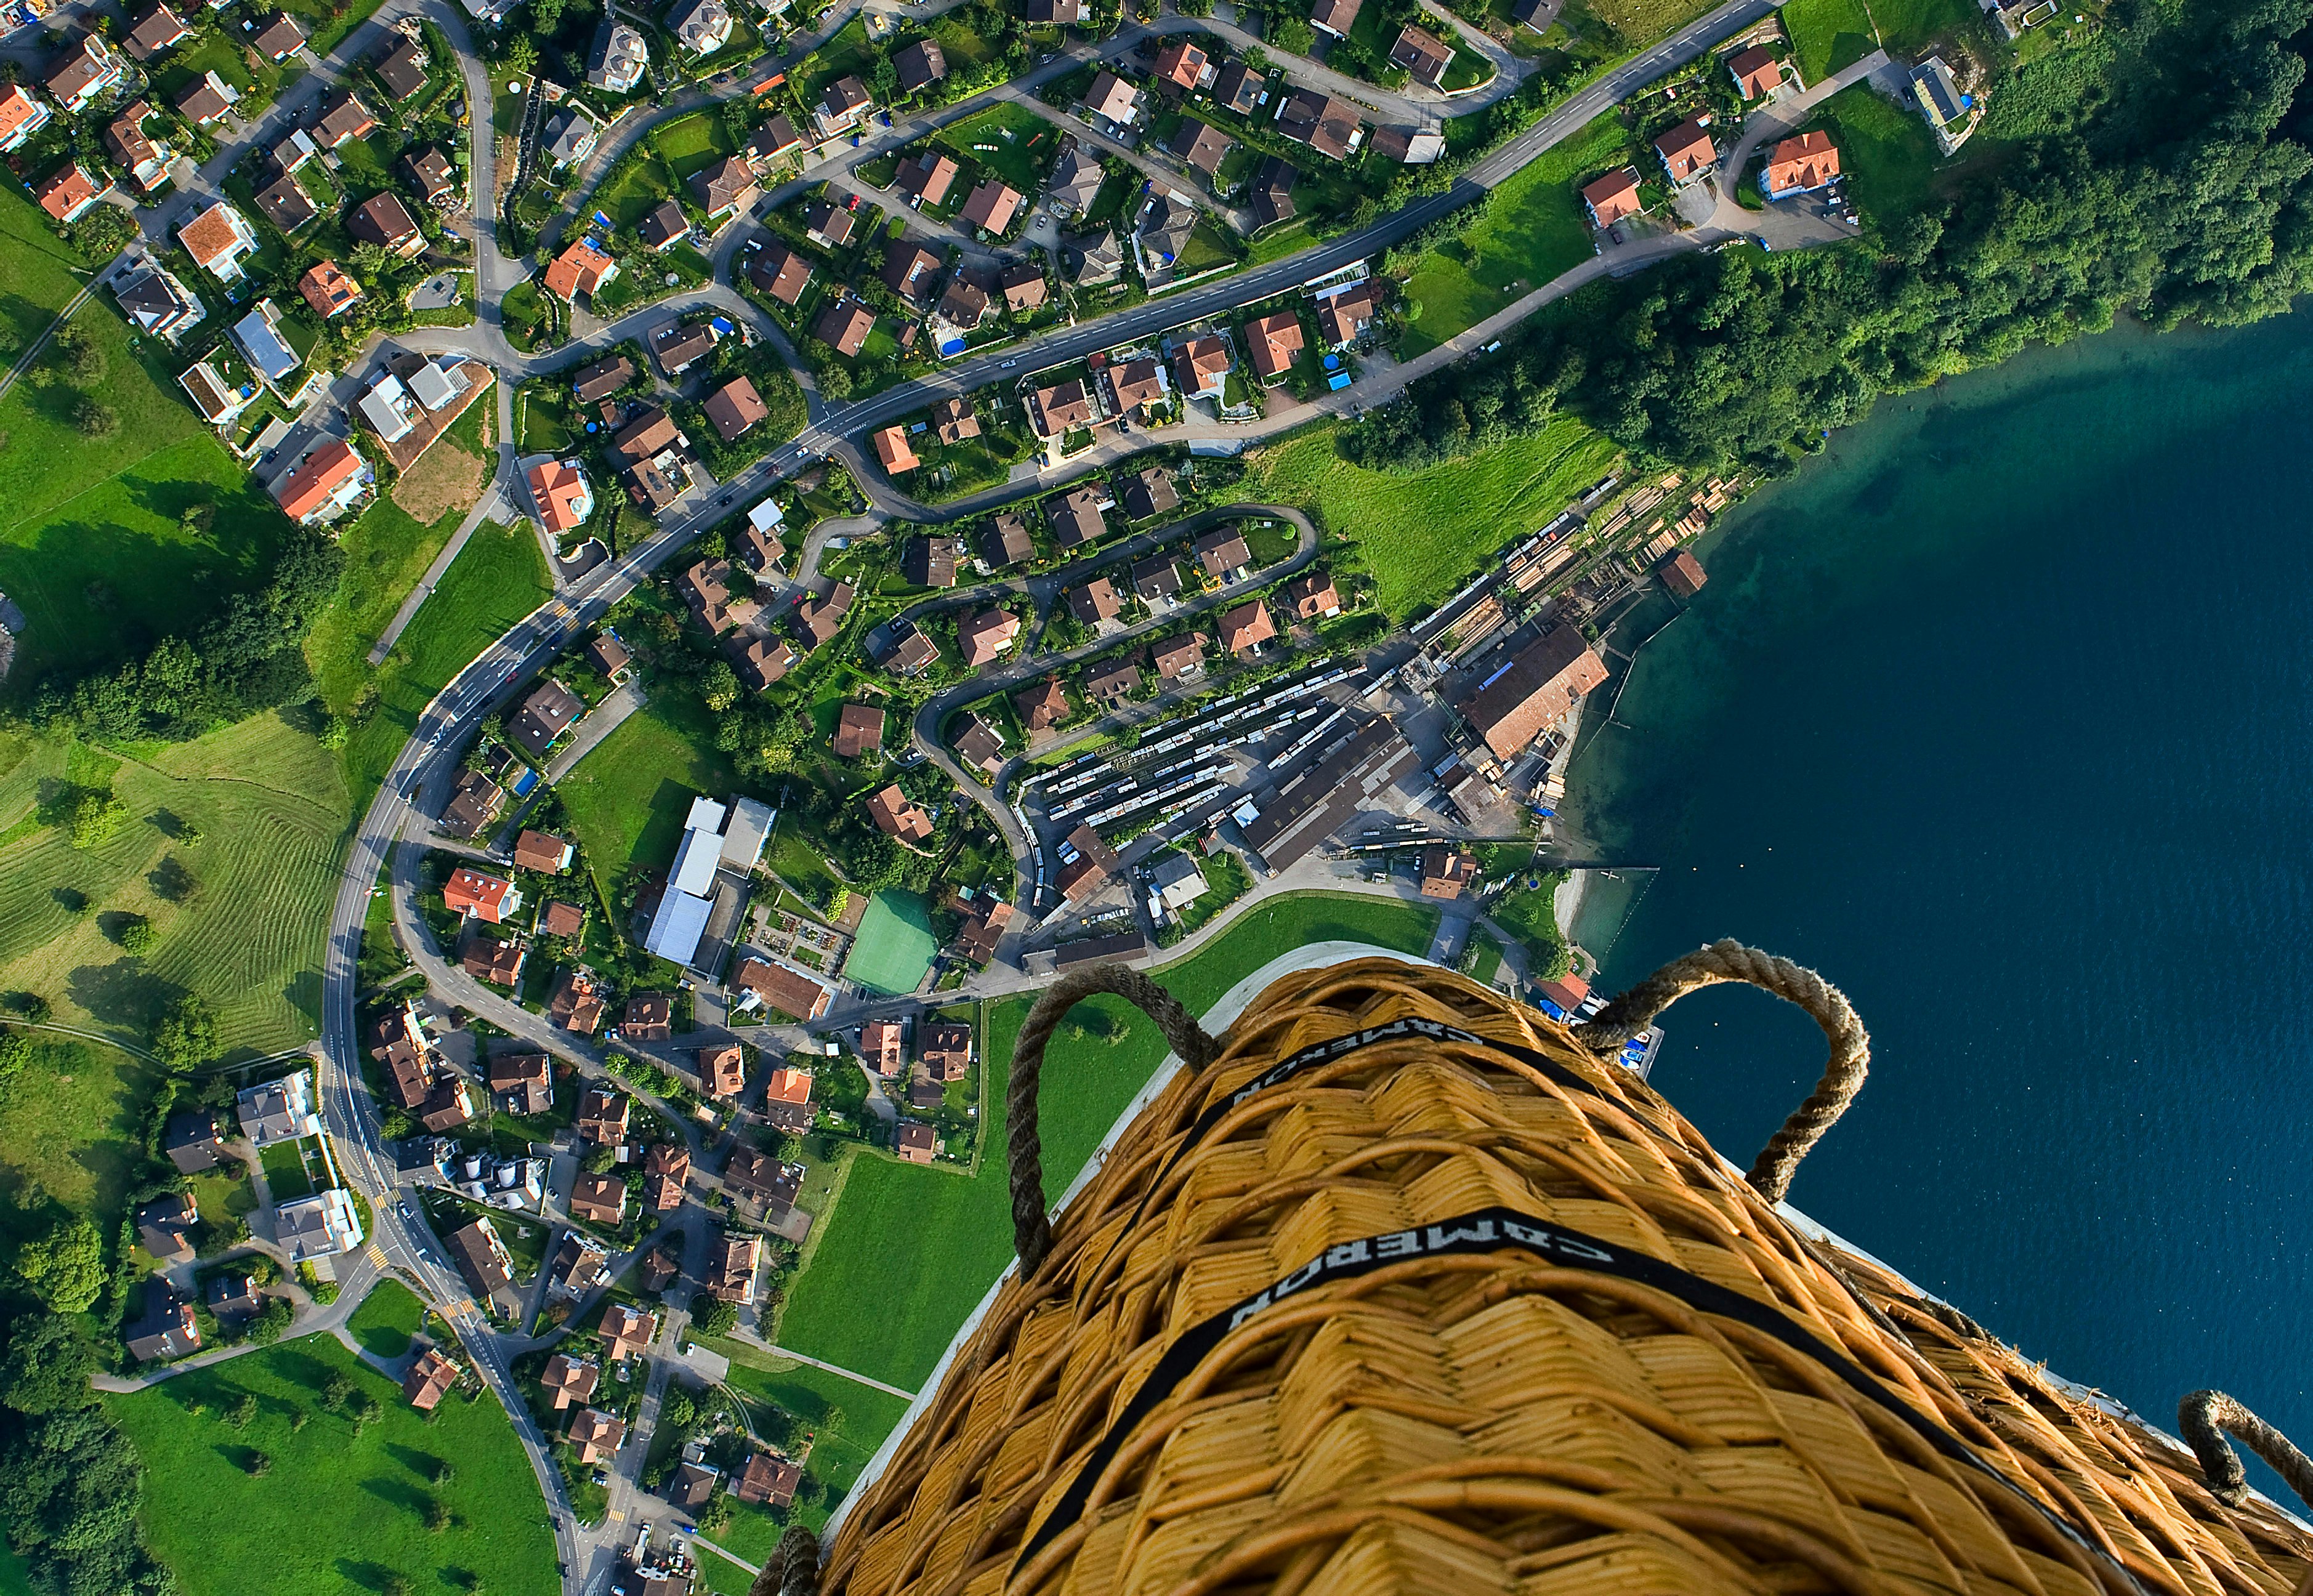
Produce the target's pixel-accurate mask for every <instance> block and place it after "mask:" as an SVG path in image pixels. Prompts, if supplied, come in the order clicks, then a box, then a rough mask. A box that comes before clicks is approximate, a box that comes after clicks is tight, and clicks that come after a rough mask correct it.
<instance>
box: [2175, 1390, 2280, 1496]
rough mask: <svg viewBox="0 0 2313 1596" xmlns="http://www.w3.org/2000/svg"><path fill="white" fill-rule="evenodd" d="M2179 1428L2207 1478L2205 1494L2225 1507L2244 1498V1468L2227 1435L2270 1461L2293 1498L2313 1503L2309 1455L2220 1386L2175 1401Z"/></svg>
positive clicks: (2245, 1493)
mask: <svg viewBox="0 0 2313 1596" xmlns="http://www.w3.org/2000/svg"><path fill="white" fill-rule="evenodd" d="M2177 1428H2178V1429H2179V1430H2181V1431H2183V1432H2184V1435H2185V1443H2186V1444H2187V1445H2189V1446H2190V1447H2191V1448H2192V1449H2193V1455H2194V1457H2195V1458H2198V1459H2199V1460H2200V1462H2201V1472H2202V1473H2203V1474H2204V1475H2206V1476H2207V1477H2208V1481H2209V1494H2210V1495H2212V1496H2214V1497H2215V1498H2216V1499H2217V1500H2218V1501H2220V1502H2221V1503H2223V1504H2225V1505H2226V1506H2228V1507H2238V1506H2240V1505H2241V1504H2243V1503H2245V1502H2247V1500H2248V1495H2249V1491H2248V1473H2247V1470H2246V1469H2243V1468H2242V1467H2241V1460H2240V1456H2239V1454H2238V1453H2237V1452H2235V1451H2233V1449H2232V1448H2231V1447H2230V1446H2229V1445H2228V1444H2227V1443H2226V1441H2225V1436H2226V1435H2228V1434H2229V1435H2231V1436H2233V1437H2234V1438H2236V1439H2237V1440H2238V1441H2239V1442H2240V1443H2241V1444H2242V1445H2244V1446H2246V1447H2247V1448H2248V1449H2249V1451H2253V1452H2255V1453H2256V1455H2257V1456H2258V1457H2260V1458H2262V1459H2264V1460H2265V1462H2266V1463H2267V1464H2269V1465H2270V1466H2271V1467H2272V1469H2273V1472H2274V1473H2275V1474H2278V1475H2279V1476H2281V1478H2282V1483H2283V1484H2285V1485H2287V1486H2289V1488H2290V1489H2291V1490H2292V1491H2294V1492H2296V1493H2297V1499H2298V1500H2299V1501H2300V1502H2302V1503H2304V1504H2306V1505H2307V1506H2309V1507H2313V1460H2309V1459H2308V1458H2307V1457H2306V1455H2305V1454H2304V1453H2303V1452H2301V1451H2298V1450H2297V1448H2296V1447H2294V1446H2292V1445H2291V1444H2290V1440H2289V1437H2288V1436H2286V1435H2284V1434H2282V1433H2281V1432H2280V1431H2278V1430H2276V1429H2274V1428H2273V1426H2272V1425H2268V1424H2266V1423H2265V1421H2264V1420H2263V1419H2261V1418H2259V1417H2257V1416H2256V1415H2255V1414H2254V1413H2251V1412H2250V1411H2249V1410H2248V1409H2247V1408H2246V1407H2242V1406H2241V1404H2240V1403H2238V1401H2236V1400H2234V1399H2232V1398H2230V1397H2228V1396H2227V1395H2225V1393H2224V1392H2222V1391H2194V1392H2193V1393H2192V1394H2191V1395H2190V1396H2188V1397H2186V1398H2185V1399H2184V1400H2183V1401H2181V1402H2179V1403H2177Z"/></svg>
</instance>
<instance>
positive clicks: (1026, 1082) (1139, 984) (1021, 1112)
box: [756, 964, 1221, 1596]
mask: <svg viewBox="0 0 2313 1596" xmlns="http://www.w3.org/2000/svg"><path fill="white" fill-rule="evenodd" d="M1103 994H1108V995H1113V996H1116V997H1121V998H1122V999H1124V1000H1125V1002H1127V1003H1129V1004H1131V1005H1132V1006H1133V1007H1135V1008H1137V1009H1139V1011H1140V1012H1141V1013H1144V1014H1146V1015H1148V1017H1149V1018H1150V1019H1151V1020H1154V1021H1155V1022H1156V1029H1157V1030H1161V1031H1163V1032H1164V1033H1165V1041H1166V1042H1168V1043H1170V1044H1171V1045H1172V1048H1173V1051H1174V1052H1175V1053H1177V1054H1179V1055H1180V1056H1181V1062H1182V1063H1183V1065H1186V1066H1187V1067H1188V1068H1189V1069H1190V1070H1191V1071H1192V1072H1194V1071H1198V1070H1201V1069H1203V1068H1204V1067H1205V1066H1206V1065H1209V1064H1210V1063H1212V1061H1213V1060H1214V1059H1216V1058H1218V1057H1220V1053H1221V1045H1220V1043H1218V1041H1215V1040H1214V1039H1212V1038H1211V1037H1209V1036H1208V1035H1206V1034H1205V1029H1204V1027H1203V1026H1201V1025H1200V1024H1198V1023H1197V1017H1196V1016H1195V1015H1194V1014H1192V1013H1189V1011H1188V1010H1187V1009H1185V1008H1183V1007H1182V1006H1181V1000H1180V999H1179V998H1177V997H1174V995H1172V994H1171V993H1170V992H1167V991H1165V988H1164V987H1161V986H1159V985H1157V983H1156V982H1155V981H1152V980H1150V979H1149V978H1148V977H1147V976H1145V975H1142V974H1141V973H1140V972H1139V970H1136V969H1126V968H1125V967H1124V966H1122V965H1121V964H1095V965H1093V966H1092V967H1091V968H1089V969H1081V970H1076V971H1072V972H1070V973H1069V974H1068V975H1064V976H1062V977H1061V978H1060V979H1059V980H1057V981H1055V982H1053V983H1052V984H1051V986H1050V987H1046V988H1045V989H1044V991H1043V993H1042V995H1040V996H1038V998H1037V999H1036V1006H1035V1007H1034V1008H1033V1009H1030V1010H1029V1011H1028V1018H1027V1020H1026V1021H1025V1022H1024V1023H1023V1024H1022V1025H1021V1027H1020V1036H1019V1039H1018V1040H1017V1041H1016V1042H1015V1043H1014V1044H1013V1048H1012V1080H1011V1084H1010V1086H1009V1088H1008V1089H1007V1092H1006V1093H1005V1098H1004V1115H1005V1123H1006V1125H1007V1126H1008V1127H1010V1130H1009V1136H1008V1146H1007V1152H1008V1153H1010V1155H1011V1162H1012V1243H1013V1246H1014V1248H1015V1249H1016V1250H1017V1251H1018V1252H1019V1254H1020V1273H1021V1274H1022V1275H1023V1276H1028V1275H1033V1274H1034V1273H1035V1272H1036V1267H1037V1266H1038V1265H1039V1264H1041V1263H1042V1262H1043V1261H1044V1255H1045V1254H1046V1253H1048V1252H1050V1251H1051V1250H1052V1222H1051V1217H1050V1216H1049V1215H1047V1213H1046V1212H1045V1202H1044V1151H1043V1142H1042V1138H1041V1136H1040V1135H1039V1132H1038V1129H1037V1124H1036V1087H1037V1083H1038V1082H1039V1081H1040V1080H1041V1079H1042V1075H1043V1073H1044V1048H1045V1046H1046V1044H1048V1043H1049V1042H1051V1039H1052V1032H1053V1031H1055V1030H1058V1029H1059V1028H1060V1021H1061V1019H1062V1017H1063V1016H1065V1015H1066V1014H1067V1013H1068V1012H1069V1010H1070V1009H1072V1008H1074V1007H1075V1006H1076V1005H1077V1004H1079V1003H1082V1002H1083V1001H1084V1000H1085V999H1086V998H1087V997H1097V996H1099V995H1103ZM756 1596H763V1593H762V1592H756Z"/></svg>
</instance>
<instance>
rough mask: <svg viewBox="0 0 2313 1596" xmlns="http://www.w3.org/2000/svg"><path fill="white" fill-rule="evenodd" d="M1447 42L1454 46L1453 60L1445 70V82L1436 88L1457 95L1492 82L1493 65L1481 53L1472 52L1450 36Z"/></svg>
mask: <svg viewBox="0 0 2313 1596" xmlns="http://www.w3.org/2000/svg"><path fill="white" fill-rule="evenodd" d="M1447 42H1448V43H1450V44H1452V45H1453V46H1454V59H1453V60H1452V62H1450V63H1449V64H1448V65H1447V68H1446V77H1445V81H1444V82H1442V83H1439V84H1438V87H1439V88H1440V89H1443V90H1444V91H1445V92H1447V93H1448V94H1458V93H1460V92H1462V91H1463V90H1464V89H1474V88H1476V87H1477V86H1478V85H1479V84H1480V83H1490V82H1491V81H1492V80H1493V75H1494V64H1493V63H1492V62H1491V61H1490V60H1488V59H1487V58H1486V57H1485V55H1484V53H1483V52H1482V51H1479V50H1473V49H1472V48H1470V47H1469V46H1468V45H1466V44H1464V43H1463V42H1462V41H1461V40H1460V39H1455V38H1454V37H1453V36H1452V35H1451V34H1448V35H1447Z"/></svg>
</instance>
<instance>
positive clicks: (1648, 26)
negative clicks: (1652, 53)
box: [1588, 0, 1712, 49]
mask: <svg viewBox="0 0 2313 1596" xmlns="http://www.w3.org/2000/svg"><path fill="white" fill-rule="evenodd" d="M1588 4H1589V7H1590V10H1591V13H1592V14H1594V15H1595V16H1596V17H1597V18H1598V20H1599V21H1600V22H1605V23H1607V24H1608V25H1610V26H1611V27H1613V29H1614V31H1615V32H1617V33H1620V34H1621V35H1622V36H1623V42H1624V43H1626V44H1628V45H1629V46H1630V47H1631V48H1633V49H1636V48H1639V47H1640V46H1641V45H1646V44H1650V43H1652V42H1653V41H1654V40H1656V39H1660V38H1661V37H1662V36H1663V35H1664V34H1666V33H1667V32H1669V31H1671V30H1672V29H1674V28H1682V27H1684V26H1685V25H1686V24H1687V23H1689V22H1693V20H1694V19H1695V18H1697V17H1699V16H1701V15H1702V13H1704V12H1706V11H1709V10H1710V9H1711V4H1712V0H1588Z"/></svg>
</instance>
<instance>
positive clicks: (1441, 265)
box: [1398, 111, 1629, 360]
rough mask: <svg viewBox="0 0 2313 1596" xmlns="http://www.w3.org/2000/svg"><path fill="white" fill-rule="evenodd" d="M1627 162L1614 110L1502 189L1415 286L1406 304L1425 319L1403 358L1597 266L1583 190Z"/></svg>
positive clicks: (1429, 261) (1429, 262) (1427, 263)
mask: <svg viewBox="0 0 2313 1596" xmlns="http://www.w3.org/2000/svg"><path fill="white" fill-rule="evenodd" d="M1627 159H1629V141H1628V136H1627V135H1626V134H1625V132H1624V130H1623V125H1622V122H1621V120H1620V119H1619V118H1618V117H1617V116H1616V115H1615V113H1614V112H1613V111H1609V112H1607V113H1606V114H1605V115H1604V116H1602V117H1600V118H1598V119H1597V120H1596V121H1595V122H1592V123H1591V124H1590V125H1589V126H1588V127H1585V128H1583V129H1582V130H1581V131H1580V132H1579V133H1577V134H1576V135H1574V136H1573V137H1571V138H1570V139H1568V140H1567V141H1566V142H1565V143H1564V144H1561V145H1556V146H1554V147H1552V149H1550V150H1548V151H1546V152H1544V153H1543V154H1542V155H1541V156H1539V157H1538V158H1537V159H1535V161H1534V162H1531V163H1529V164H1528V165H1526V167H1524V168H1522V169H1521V170H1520V171H1517V173H1516V174H1514V175H1513V176H1512V177H1511V178H1510V179H1509V180H1508V181H1507V182H1505V183H1503V184H1502V186H1501V187H1500V188H1499V189H1495V190H1494V197H1493V202H1492V204H1491V206H1489V207H1488V208H1487V211H1486V214H1485V215H1484V216H1483V217H1482V218H1481V219H1480V220H1478V221H1477V222H1475V223H1473V224H1471V227H1470V229H1469V231H1468V232H1464V233H1463V234H1462V236H1461V237H1459V238H1456V239H1449V240H1448V241H1446V242H1444V243H1442V244H1439V245H1438V247H1437V248H1436V249H1434V250H1430V251H1429V253H1428V254H1427V255H1425V256H1424V257H1423V258H1422V260H1421V264H1420V266H1419V267H1417V268H1416V269H1415V271H1414V273H1413V276H1412V277H1411V278H1409V279H1408V280H1407V282H1406V285H1405V297H1406V298H1407V299H1408V300H1409V301H1411V302H1412V303H1417V304H1419V305H1420V307H1421V314H1420V317H1419V318H1418V319H1416V320H1414V321H1413V322H1412V325H1411V326H1409V327H1408V328H1407V329H1406V330H1405V338H1404V340H1403V344H1402V345H1401V346H1400V348H1399V351H1398V353H1399V355H1400V357H1401V358H1403V359H1409V360H1410V359H1412V357H1413V356H1415V355H1420V354H1422V353H1424V352H1425V351H1428V350H1430V349H1434V348H1436V347H1437V346H1438V345H1440V344H1442V343H1444V342H1445V341H1446V340H1447V339H1448V338H1452V337H1453V336H1454V335H1455V334H1456V333H1458V332H1463V331H1465V330H1466V329H1470V328H1473V327H1475V326H1476V325H1477V324H1478V323H1479V322H1481V321H1483V320H1485V319H1486V318H1487V317H1489V316H1491V315H1492V314H1493V313H1494V312H1495V311H1499V310H1500V309H1502V307H1504V306H1505V305H1507V304H1508V303H1511V302H1512V301H1513V300H1515V299H1517V297H1518V296H1519V295H1520V294H1526V293H1528V292H1530V291H1532V290H1534V289H1535V288H1538V287H1540V286H1541V285H1543V284H1544V283H1547V282H1549V281H1550V280H1551V279H1552V277H1555V276H1558V275H1559V274H1560V273H1561V272H1564V271H1570V270H1571V269H1572V268H1573V267H1578V266H1579V265H1581V264H1582V263H1583V262H1584V261H1585V260H1587V259H1590V257H1591V254H1592V253H1593V250H1592V246H1591V241H1590V223H1589V218H1588V217H1587V215H1585V213H1584V211H1583V209H1582V197H1581V195H1580V193H1579V192H1578V185H1579V183H1580V182H1582V181H1584V180H1587V179H1589V178H1591V177H1595V176H1596V175H1597V174H1598V173H1599V172H1601V171H1605V170H1606V169H1607V168H1609V167H1614V166H1620V165H1622V164H1623V162H1625V161H1626V160H1627Z"/></svg>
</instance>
